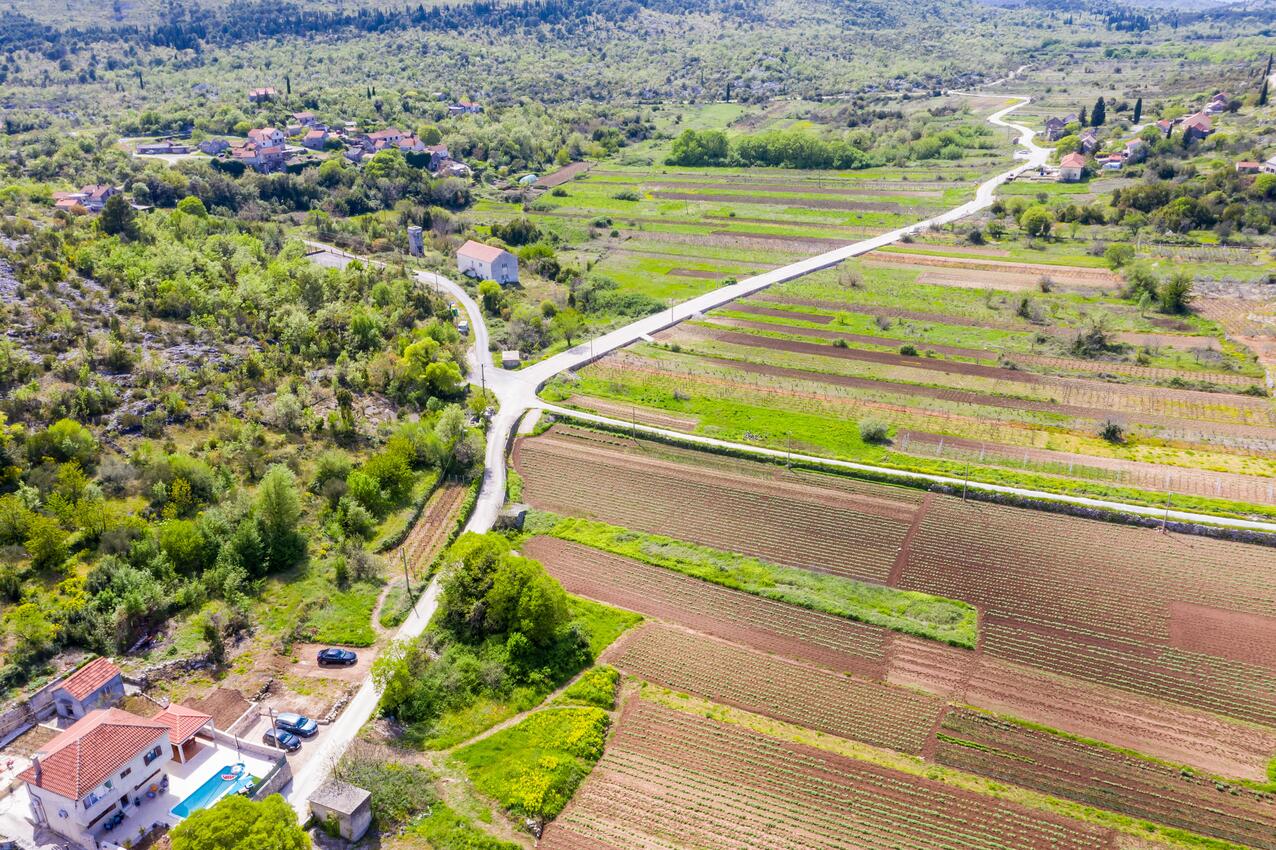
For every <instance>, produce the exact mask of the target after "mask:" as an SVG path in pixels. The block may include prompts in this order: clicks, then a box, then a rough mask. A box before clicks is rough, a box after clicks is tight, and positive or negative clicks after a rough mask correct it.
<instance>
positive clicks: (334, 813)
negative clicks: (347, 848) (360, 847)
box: [310, 779, 372, 842]
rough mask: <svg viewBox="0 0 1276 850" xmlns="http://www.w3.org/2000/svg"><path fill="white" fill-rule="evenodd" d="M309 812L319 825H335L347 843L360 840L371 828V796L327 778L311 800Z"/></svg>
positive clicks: (366, 792)
mask: <svg viewBox="0 0 1276 850" xmlns="http://www.w3.org/2000/svg"><path fill="white" fill-rule="evenodd" d="M310 812H311V814H313V815H314V816H315V820H317V821H319V822H320V823H332V822H334V821H335V822H336V825H337V834H338V835H340V836H341V837H342V838H344V839H345V840H346V841H352V842H353V841H358V840H359V839H360V838H363V836H364V833H366V832H367V831H368V827H369V826H371V825H372V794H371V793H370V792H368V791H365V790H364V789H362V788H360V787H358V786H357V785H351V784H350V783H349V782H342V781H341V780H339V779H329V780H328V781H327V782H325V783H324V784H323V785H321V786H319V790H318V791H316V792H315V793H314V795H312V796H311V798H310Z"/></svg>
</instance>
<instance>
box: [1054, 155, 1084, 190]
mask: <svg viewBox="0 0 1276 850" xmlns="http://www.w3.org/2000/svg"><path fill="white" fill-rule="evenodd" d="M1084 174H1085V157H1084V156H1082V155H1081V154H1079V153H1070V154H1068V155H1067V156H1065V157H1064V158H1063V159H1061V160H1059V182H1061V183H1076V182H1078V181H1079V180H1081V177H1082V176H1083V175H1084Z"/></svg>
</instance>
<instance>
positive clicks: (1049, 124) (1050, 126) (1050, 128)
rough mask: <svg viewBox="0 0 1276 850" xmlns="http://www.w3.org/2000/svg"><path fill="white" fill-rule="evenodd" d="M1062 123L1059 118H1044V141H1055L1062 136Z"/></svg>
mask: <svg viewBox="0 0 1276 850" xmlns="http://www.w3.org/2000/svg"><path fill="white" fill-rule="evenodd" d="M1064 127H1065V125H1064V123H1063V121H1062V119H1059V118H1047V119H1046V141H1048V142H1057V141H1059V140H1060V139H1062V138H1063V134H1064Z"/></svg>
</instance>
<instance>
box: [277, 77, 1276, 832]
mask: <svg viewBox="0 0 1276 850" xmlns="http://www.w3.org/2000/svg"><path fill="white" fill-rule="evenodd" d="M1027 102H1028V100H1027V99H1026V98H1016V103H1014V104H1012V105H1010V106H1007V107H1006V108H1004V109H1002V110H1000V111H998V112H996V113H994V114H993V115H991V116H989V118H988V120H989V121H990V122H991V123H993V124H994V125H997V126H1000V127H1009V128H1011V129H1012V130H1016V131H1018V132H1019V138H1018V140H1017V142H1018V144H1019V145H1021V146H1022V147H1025V148H1027V149H1028V151H1029V157H1028V159H1027V160H1023V161H1020V162H1019V163H1017V164H1016V165H1015V167H1014V168H1012V169H1010V170H1009V171H1006V172H1004V173H1002V174H999V175H997V176H995V177H992V178H990V179H989V180H986V181H984V182H983V183H981V184H980V185H979V187H978V188H977V190H976V192H975V197H974V199H973V200H971V201H969V202H967V203H965V204H962V205H961V206H958V207H955V208H953V209H951V210H948V211H947V212H945V213H942V214H941V215H937V216H935V217H934V218H930V219H927V220H925V221H920V222H917V223H916V224H911V225H908V226H907V227H901V228H899V229H898V230H892V231H891V232H889V233H883V234H881V235H880V236H875V237H873V238H871V239H865V240H863V241H861V242H856V243H854V244H852V245H846V246H844V247H841V248H836V249H834V250H832V251H827V252H825V253H823V254H819V255H817V256H814V257H811V258H809V259H806V260H802V261H800V262H797V263H793V264H791V265H788V266H784V267H782V268H778V269H775V270H773V271H769V272H766V273H765V274H761V275H757V276H756V277H751V278H747V279H745V280H742V281H740V282H739V283H736V284H733V285H731V286H724V287H721V288H719V289H715V290H713V291H712V292H707V293H705V294H704V295H701V296H699V297H696V298H692V299H691V300H689V301H686V302H684V303H682V304H679V305H677V306H675V307H673V308H671V309H669V310H666V311H662V312H660V313H658V314H656V315H653V316H648V317H646V318H644V319H639V320H638V321H636V322H633V323H631V324H629V325H626V326H625V327H623V328H619V329H617V330H614V331H612V332H610V333H608V334H605V335H603V336H601V337H599V338H597V339H595V340H592V341H590V342H586V343H582V344H581V345H578V346H576V347H574V348H572V349H569V350H568V351H565V352H563V353H561V354H557V355H555V356H553V357H550V358H547V359H545V360H542V361H541V362H539V363H535V364H533V365H531V366H528V367H527V368H525V369H522V370H519V371H509V370H506V369H501V368H498V367H496V366H493V365H492V364H491V357H490V340H489V338H488V332H487V326H486V324H485V323H484V321H483V313H482V310H480V309H479V305H478V304H477V303H475V301H474V299H473V298H471V297H470V295H469V294H468V293H467V292H466V291H465V290H464V289H463V288H462V287H461V286H460V285H458V284H457V283H455V282H454V281H452V280H449V279H448V278H446V277H443V276H442V275H437V274H434V273H432V272H417V273H416V275H417V278H418V279H419V280H421V281H422V282H423V283H426V284H427V285H430V286H435V287H437V288H439V289H440V290H442V291H445V292H447V293H448V294H449V295H451V296H452V298H454V299H455V300H456V302H457V303H458V304H460V305H461V306H462V307H463V308H464V309H465V312H466V313H467V314H468V316H469V320H470V329H471V330H470V333H471V336H472V342H473V345H472V347H471V348H470V350H469V353H468V360H469V371H470V374H469V380H470V382H471V383H482V384H485V385H486V386H487V388H488V389H489V390H491V391H492V392H493V393H494V394H495V395H496V398H497V400H498V402H499V409H498V411H497V413H496V416H495V417H494V419H493V421H492V423H491V425H490V427H489V428H488V434H487V454H486V459H485V460H486V466H485V470H484V473H483V483H482V486H481V489H480V491H479V497H478V500H477V502H476V504H475V508H474V513H473V515H472V516H471V518H470V521H469V523H468V524H467V525H466V527H465V528H466V531H474V532H484V531H487V530H489V529H491V527H492V525H493V524H494V523H495V521H496V517H497V515H498V514H499V513H500V510H501V506H502V505H503V504H504V501H505V477H506V476H505V464H506V453H507V451H508V449H509V445H510V440H511V438H512V436H513V434H514V429H515V426H516V425H517V424H518V422H519V420H520V419H521V418H522V417H523V416H524V415H525V414H527V413H528V412H529V411H536V410H541V409H548V410H554V409H555V408H554V406H553V405H547V404H545V403H544V402H542V401H541V400H540V399H538V398H537V396H536V392H537V390H538V389H540V387H541V386H542V385H543V384H544V383H545V382H546V381H548V380H549V379H550V378H552V377H554V376H555V375H557V374H560V373H561V372H564V371H568V370H571V369H577V368H579V367H581V366H583V365H585V364H586V363H589V362H590V361H592V360H594V359H596V358H598V357H601V356H603V355H604V354H606V353H608V352H610V351H614V350H616V349H618V348H623V347H624V346H626V345H629V344H630V343H632V342H635V341H637V340H639V339H641V338H643V337H644V336H647V335H650V334H652V333H654V332H656V331H659V330H662V329H664V328H667V327H669V326H671V325H674V324H676V323H677V322H679V321H681V320H683V319H686V318H687V317H689V316H693V315H695V314H696V313H701V312H705V311H707V310H711V309H713V308H715V307H720V306H722V305H723V304H726V303H728V302H730V301H732V300H734V299H737V298H742V297H744V296H747V295H751V294H753V293H755V292H758V291H759V290H762V289H765V288H767V287H769V286H773V285H775V284H777V283H782V282H784V281H787V280H792V279H794V278H797V277H801V276H803V275H806V274H810V273H811V272H814V271H818V270H820V269H825V268H829V267H831V266H835V265H837V264H838V263H841V262H842V261H843V260H846V259H849V258H851V257H857V256H860V255H861V254H865V253H867V252H869V251H872V250H874V249H877V248H881V247H883V246H885V245H889V244H891V243H892V242H895V241H897V240H899V239H900V238H901V237H902V236H904V235H905V234H908V233H915V232H917V231H921V230H925V229H926V228H929V227H931V226H933V225H939V224H947V223H949V222H952V221H956V220H958V219H961V218H964V217H966V216H968V215H971V214H972V213H975V212H978V211H979V210H981V209H984V208H986V207H988V206H990V205H991V204H992V202H993V200H994V194H995V192H996V189H997V187H998V186H1000V185H1001V184H1003V183H1005V182H1006V181H1007V180H1009V179H1010V178H1011V177H1013V176H1015V175H1017V174H1019V173H1020V172H1022V171H1025V170H1027V169H1030V168H1036V167H1038V166H1040V165H1041V164H1043V163H1044V162H1045V161H1046V159H1047V158H1048V157H1049V155H1050V151H1049V149H1047V148H1042V147H1040V146H1038V145H1037V144H1036V143H1035V142H1034V141H1033V136H1034V131H1032V130H1030V129H1028V128H1027V127H1024V126H1022V125H1019V124H1015V123H1012V122H1009V121H1007V120H1006V116H1007V115H1009V114H1010V112H1012V111H1013V110H1014V109H1016V108H1018V107H1019V106H1022V105H1023V104H1025V103H1027ZM309 244H311V245H313V246H314V247H316V248H322V249H324V250H328V251H332V252H335V253H339V254H342V255H344V256H347V257H351V258H352V259H359V260H361V261H362V262H373V263H375V262H376V261H372V260H367V259H365V258H362V257H355V256H354V255H351V254H347V253H346V252H344V251H340V250H339V249H335V248H333V247H332V246H330V245H326V244H324V243H320V242H311V243H309ZM557 409H558V410H560V411H561V410H564V409H563V408H557ZM571 415H573V416H576V417H578V418H589V417H588V416H587V415H583V414H580V413H578V412H575V411H572V412H571ZM596 421H608V420H606V418H605V417H596ZM611 421H615V420H611ZM622 424H628V423H622ZM638 427H639V428H640V429H641V430H644V431H648V432H655V433H659V432H660V429H655V428H648V427H646V426H638ZM670 433H673V432H670ZM677 436H678V437H679V438H681V439H691V440H693V441H697V442H703V443H706V444H712V443H716V444H719V445H730V446H732V447H735V448H740V449H741V450H747V451H750V452H753V453H755V454H758V455H769V456H781V457H782V456H784V455H785V454H786V453H785V452H781V451H777V450H774V449H764V448H758V447H754V446H735V445H734V444H729V443H723V442H722V441H715V440H712V439H710V438H706V437H696V436H688V435H686V434H682V433H677ZM795 457H798V458H799V459H801V460H804V461H819V462H822V463H826V464H829V465H832V466H840V467H845V468H847V469H858V470H873V471H876V468H875V467H870V466H866V465H863V464H856V463H851V462H849V461H830V460H827V459H825V458H811V457H806V456H795ZM887 471H889V472H891V473H892V474H896V475H900V474H907V473H900V472H899V471H898V470H887ZM919 477H923V478H927V479H929V480H935V481H943V482H947V483H955V484H959V485H960V484H961V483H962V482H961V481H959V480H956V479H946V478H944V477H942V476H919ZM971 486H976V485H974V484H973V483H972V484H971ZM978 486H979V487H981V488H983V489H988V490H996V491H998V492H1005V493H1012V494H1018V495H1022V496H1028V497H1046V498H1053V499H1057V500H1060V501H1069V502H1075V503H1080V504H1088V505H1092V506H1094V507H1105V508H1109V509H1113V510H1122V511H1127V512H1129V513H1135V514H1143V515H1148V514H1151V515H1156V516H1162V515H1164V511H1161V512H1159V513H1158V512H1157V511H1156V509H1155V508H1147V507H1144V506H1140V505H1126V504H1122V503H1118V502H1104V501H1101V500H1092V499H1081V498H1077V497H1067V496H1059V495H1057V494H1053V493H1041V492H1037V491H1034V490H1027V489H1021V488H1016V487H1000V486H997V485H989V484H980V485H978ZM1169 516H1170V518H1171V519H1181V520H1185V521H1207V522H1213V523H1215V524H1220V525H1230V526H1232V527H1236V528H1254V529H1258V530H1266V531H1276V524H1270V523H1255V522H1250V521H1247V520H1227V519H1221V518H1217V517H1205V516H1201V515H1197V514H1187V513H1182V512H1178V511H1171V512H1170V515H1169ZM438 593H439V585H438V580H437V578H436V580H435V581H433V582H432V583H431V584H430V586H429V587H428V588H427V589H426V591H425V593H424V594H423V595H422V597H421V599H420V600H418V602H417V605H416V608H415V610H414V612H413V614H412V616H411V617H410V618H409V619H408V621H407V622H405V623H404V624H403V626H402V627H401V628H400V629H399V632H398V633H397V637H400V638H409V637H413V636H415V635H418V634H420V633H421V631H422V630H423V629H424V628H425V626H426V624H427V623H428V622H429V620H430V617H432V616H433V614H434V610H435V608H436V607H437V602H438ZM376 703H377V694H376V689H375V688H374V686H373V684H372V681H371V679H368V680H365V681H364V683H363V685H362V687H361V688H360V689H359V691H358V693H357V694H356V695H355V697H354V699H353V700H352V701H351V703H350V704H349V705H348V706H347V707H346V709H345V711H344V712H342V714H341V716H340V718H339V719H338V720H337V722H336V723H333V724H332V725H331V726H328V727H326V728H325V729H324V730H323V731H322V732H321V733H320V736H319V739H318V740H317V741H316V742H315V744H307V745H306V746H316V745H317V746H319V747H321V748H322V751H321V752H320V753H319V754H317V755H316V757H315V758H312V759H311V760H310V761H309V762H308V763H307V764H306V765H305V766H304V767H302V768H300V769H299V770H298V772H297V774H296V775H294V777H293V781H292V783H291V785H290V786H289V787H288V788H287V789H285V795H286V796H287V797H288V799H289V800H290V801H291V803H292V804H293V806H294V808H296V810H297V812H298V814H299V815H300V816H301V817H303V818H305V817H307V816H308V811H307V802H306V801H307V798H308V797H309V796H310V794H311V793H312V792H313V791H314V790H315V789H316V788H318V786H319V785H320V784H321V783H322V782H323V780H324V779H325V778H326V777H327V775H328V773H329V771H330V769H331V766H332V764H333V763H334V762H335V761H336V759H337V758H339V757H340V755H341V753H342V752H343V751H344V750H345V748H346V746H347V745H348V744H349V743H350V741H352V740H353V739H354V736H355V735H356V734H357V733H358V731H359V729H360V728H361V727H362V726H363V724H364V723H366V722H367V721H368V720H369V719H370V718H371V717H372V716H373V713H374V712H375V711H376Z"/></svg>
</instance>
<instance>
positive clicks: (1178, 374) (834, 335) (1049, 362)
mask: <svg viewBox="0 0 1276 850" xmlns="http://www.w3.org/2000/svg"><path fill="white" fill-rule="evenodd" d="M670 274H673V272H670ZM706 274H712V273H709V272H706ZM714 276H715V277H721V275H714ZM731 309H732V310H737V309H738V308H737V307H735V306H733V307H731ZM745 312H748V313H751V314H753V315H764V316H774V317H777V318H800V319H801V320H803V321H809V320H810V319H809V318H808V317H816V316H815V314H811V313H807V314H804V315H798V314H791V315H788V316H786V315H785V311H783V310H771V309H766V308H761V309H758V308H753V309H749V310H746V311H745ZM816 318H819V319H824V320H825V321H822V322H820V324H828V322H829V321H831V319H832V317H828V316H818V317H816ZM708 321H710V322H712V323H713V324H715V325H722V326H724V327H731V328H747V329H751V330H759V331H770V332H773V333H784V334H792V335H800V336H805V337H811V338H813V339H832V340H835V339H844V340H846V341H847V342H853V343H858V344H861V345H881V346H887V347H895V348H898V347H899V346H901V345H913V346H916V347H917V348H918V349H919V350H923V349H924V350H925V351H933V352H935V353H936V354H942V355H944V356H945V357H967V358H971V359H974V360H988V361H993V362H1004V363H1013V364H1016V365H1020V364H1022V365H1027V366H1040V367H1044V368H1049V369H1058V370H1060V371H1068V372H1081V373H1089V374H1095V375H1106V374H1112V375H1128V376H1129V377H1132V378H1139V379H1141V380H1144V381H1168V380H1170V379H1171V378H1181V379H1183V380H1191V381H1210V382H1212V383H1215V384H1218V385H1220V386H1229V387H1237V388H1245V387H1250V386H1254V385H1255V384H1258V383H1260V381H1259V379H1257V378H1253V377H1249V376H1247V375H1238V374H1236V373H1235V372H1206V371H1187V370H1184V369H1162V368H1155V367H1151V366H1139V365H1137V364H1134V363H1125V362H1117V361H1111V360H1081V359H1078V358H1075V357H1052V356H1047V355H1042V354H1022V353H1018V352H1015V353H1002V352H997V351H991V350H988V349H978V348H961V347H958V346H954V345H935V344H933V343H929V342H926V341H925V340H920V339H913V338H908V339H905V338H892V337H885V336H872V335H869V334H854V333H848V332H844V331H838V330H822V329H820V328H810V327H806V326H803V325H787V324H779V323H776V322H758V321H750V320H748V319H735V318H731V317H727V316H716V315H710V316H709V317H708Z"/></svg>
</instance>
